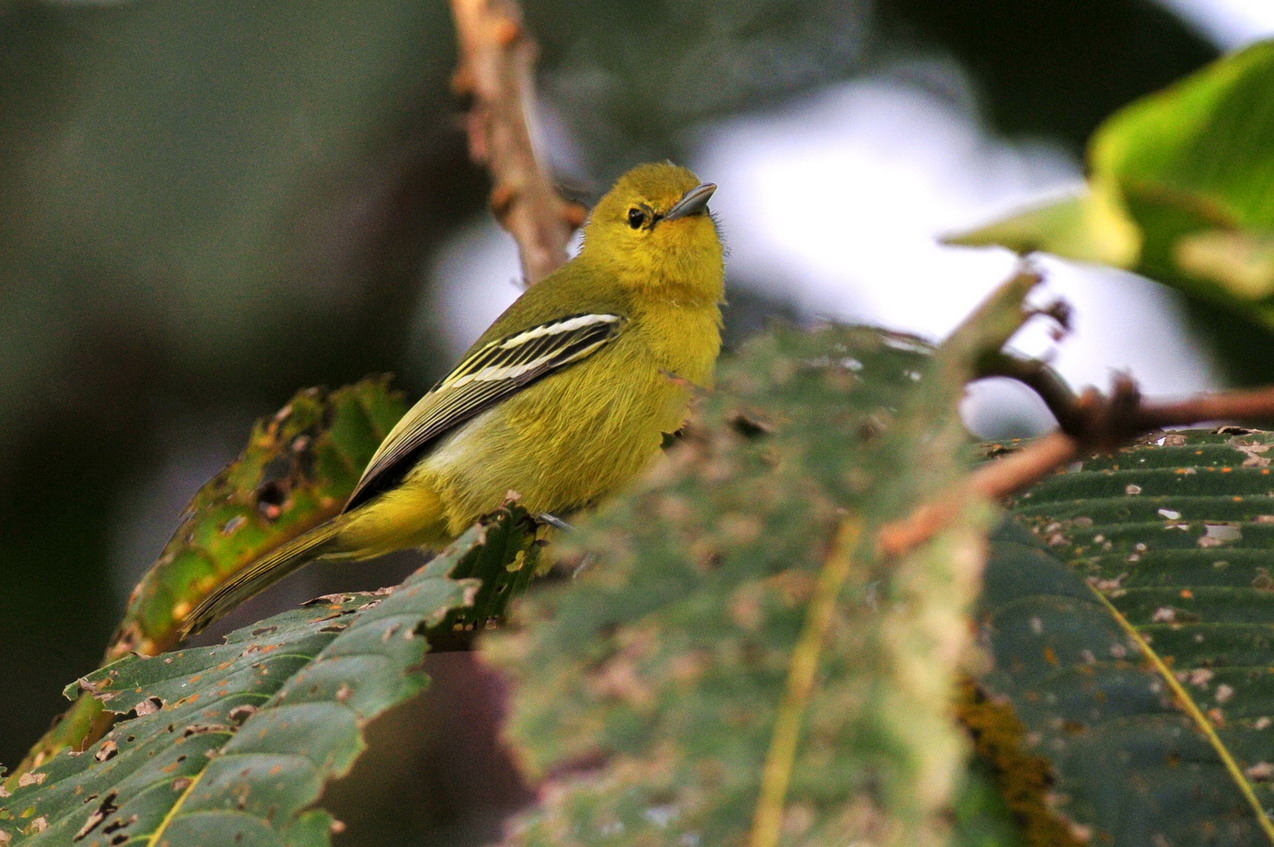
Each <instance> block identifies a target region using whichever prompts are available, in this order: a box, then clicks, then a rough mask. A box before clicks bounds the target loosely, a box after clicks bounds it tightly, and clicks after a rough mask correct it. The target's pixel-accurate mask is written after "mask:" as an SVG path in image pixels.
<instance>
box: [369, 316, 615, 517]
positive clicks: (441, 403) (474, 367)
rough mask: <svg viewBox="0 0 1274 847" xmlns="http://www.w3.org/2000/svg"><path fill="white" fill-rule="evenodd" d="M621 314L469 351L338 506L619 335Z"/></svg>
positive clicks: (573, 320)
mask: <svg viewBox="0 0 1274 847" xmlns="http://www.w3.org/2000/svg"><path fill="white" fill-rule="evenodd" d="M625 323H627V319H626V318H624V317H623V316H622V315H613V314H605V313H602V314H584V315H571V316H569V317H564V318H558V319H556V320H553V321H549V322H547V323H542V324H539V325H537V326H533V327H531V328H529V329H524V330H519V331H518V332H515V333H512V334H510V335H507V336H505V337H503V338H497V339H495V340H493V341H490V342H488V343H487V344H484V345H482V346H481V347H479V348H477V349H476V350H474V351H472V352H471V353H470V354H469V355H468V356H467V357H466V358H465V359H464V361H462V362H461V363H460V364H459V365H457V366H456V369H455V370H453V371H452V372H451V373H450V374H449V375H448V376H447V377H446V378H445V379H444V380H443V381H442V382H440V383H438V384H437V385H435V386H434V387H433V388H432V389H431V390H430V391H429V393H428V394H426V395H425V396H424V397H422V398H420V400H419V402H417V403H416V405H415V406H413V407H412V408H411V410H410V411H409V412H407V414H405V415H403V418H402V420H400V421H399V422H398V424H397V425H396V426H395V427H394V428H393V429H392V430H390V433H389V435H388V436H386V437H385V440H384V441H383V442H382V443H381V445H380V447H379V448H377V450H376V454H375V455H374V456H372V460H371V461H370V462H369V463H368V465H367V469H366V470H364V471H363V477H362V479H360V480H359V481H358V485H357V486H355V488H354V493H353V494H351V495H350V498H349V500H348V501H347V502H346V504H345V511H349V510H350V509H352V508H354V507H355V506H358V505H359V504H361V503H364V502H366V501H367V500H369V499H371V498H372V497H374V496H375V495H376V494H378V493H379V492H381V491H383V490H385V489H386V488H388V487H390V486H392V485H393V484H394V483H395V482H397V481H398V480H400V479H401V478H402V476H403V475H404V474H406V473H407V471H409V470H410V469H411V468H412V467H413V466H414V465H415V463H416V461H417V460H418V459H419V458H420V456H421V455H422V454H423V453H424V452H425V451H426V450H428V449H429V448H430V447H432V446H433V445H434V444H435V443H436V442H437V441H438V439H439V438H441V437H442V436H444V435H446V434H448V433H449V432H451V431H453V430H454V429H455V428H456V427H458V426H459V425H460V424H462V423H464V422H465V421H467V420H470V419H471V418H473V417H475V416H476V415H478V414H479V413H480V412H483V411H485V410H486V409H489V408H491V407H492V406H494V405H495V404H496V403H499V402H500V401H501V400H504V399H505V398H506V397H508V396H509V395H511V394H513V393H514V392H516V391H518V390H520V389H522V388H524V387H525V386H527V385H529V384H531V383H532V382H535V381H536V380H538V379H541V378H543V377H546V376H548V375H549V374H552V373H556V372H557V371H560V370H561V369H563V368H566V367H569V366H570V365H572V364H574V363H575V362H578V361H580V360H581V359H585V358H587V357H588V356H590V355H592V354H593V353H595V352H597V351H598V350H599V349H600V348H602V347H603V346H605V345H606V344H607V343H609V342H610V341H612V340H614V338H615V337H616V336H617V335H618V334H619V332H620V330H621V329H622V328H623V326H624V324H625Z"/></svg>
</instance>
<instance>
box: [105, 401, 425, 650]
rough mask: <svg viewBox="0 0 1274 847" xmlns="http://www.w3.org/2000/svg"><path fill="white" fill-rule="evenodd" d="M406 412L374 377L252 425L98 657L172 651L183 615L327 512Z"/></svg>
mask: <svg viewBox="0 0 1274 847" xmlns="http://www.w3.org/2000/svg"><path fill="white" fill-rule="evenodd" d="M405 411H406V405H405V403H404V402H403V399H402V396H401V395H399V394H397V393H395V392H391V391H390V390H389V388H388V379H387V378H384V377H379V378H370V379H365V380H363V381H361V382H358V383H355V384H354V385H348V386H345V387H344V388H340V389H337V390H335V391H326V390H324V389H319V388H310V389H306V390H304V391H300V392H297V394H296V396H294V397H293V398H292V399H291V401H289V402H288V404H287V405H286V406H284V407H283V409H281V410H280V411H279V412H278V413H277V414H275V415H273V416H271V417H269V418H265V419H263V420H260V421H258V422H257V424H256V426H255V427H254V428H253V431H252V435H251V437H250V438H249V440H248V445H247V447H245V448H244V451H243V453H242V454H241V455H240V456H239V458H238V459H236V460H235V461H234V462H233V463H232V464H231V465H229V466H228V467H227V468H226V469H225V470H223V471H222V472H221V473H219V474H217V476H215V477H213V478H212V479H211V480H209V482H208V483H207V484H205V485H204V486H203V487H202V488H201V489H200V490H199V492H198V493H197V494H196V495H195V497H194V499H193V500H192V501H191V503H190V505H189V506H188V507H187V508H186V518H185V519H184V520H183V521H182V524H181V526H180V527H178V528H177V531H176V532H174V533H173V537H172V540H170V541H169V542H168V544H167V545H165V547H164V549H163V551H162V552H161V553H160V555H159V558H158V559H156V561H155V564H154V565H153V566H152V567H151V569H150V570H149V571H148V572H147V573H146V575H145V577H143V578H142V581H141V582H140V583H139V584H138V585H137V588H135V589H134V590H133V595H132V597H131V598H130V599H129V603H128V610H127V612H126V613H125V616H124V620H123V622H122V623H121V624H120V627H119V632H118V633H117V634H116V636H115V638H114V640H113V642H112V645H111V649H110V655H109V657H108V658H111V659H115V658H119V657H121V656H125V655H127V654H128V653H130V652H140V653H145V654H148V655H152V654H154V653H156V652H159V651H161V650H165V649H167V648H168V647H170V646H172V644H173V643H174V640H175V638H176V625H177V624H178V623H180V622H181V620H182V618H183V616H184V613H185V612H186V611H188V610H189V609H190V607H191V606H193V605H194V604H195V603H197V602H198V601H199V600H201V599H203V597H204V596H205V595H206V593H207V592H208V591H209V590H210V589H211V588H213V587H214V586H216V585H217V584H218V583H220V582H221V581H222V580H224V579H225V578H226V577H227V576H228V575H230V574H231V573H233V572H234V571H236V570H238V569H239V568H241V567H243V566H244V565H246V564H248V563H249V562H252V561H255V560H256V559H257V558H259V557H260V556H261V555H263V554H264V553H266V552H268V551H270V550H272V549H274V548H275V547H278V546H279V545H280V544H283V543H284V542H286V541H288V540H289V539H291V538H294V537H296V536H297V535H300V534H301V533H302V532H305V531H306V530H308V529H311V528H312V527H314V526H317V525H318V524H320V523H322V522H323V521H325V520H327V519H329V518H331V517H333V516H334V515H336V514H337V513H338V512H339V511H340V509H341V507H342V506H343V505H344V503H345V498H346V497H347V496H348V495H349V493H350V492H351V491H352V490H353V489H354V485H355V484H356V483H357V482H358V478H359V475H360V474H361V473H362V470H363V467H364V466H365V465H366V464H367V460H368V459H370V458H371V455H372V453H374V452H375V450H376V447H377V445H379V444H380V442H381V440H382V439H383V438H384V437H385V435H386V434H388V432H389V430H390V429H391V428H392V427H393V425H394V424H395V423H396V422H397V421H398V419H399V418H400V417H402V415H403V412H405Z"/></svg>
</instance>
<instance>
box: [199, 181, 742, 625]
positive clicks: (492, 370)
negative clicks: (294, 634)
mask: <svg viewBox="0 0 1274 847" xmlns="http://www.w3.org/2000/svg"><path fill="white" fill-rule="evenodd" d="M715 190H716V186H715V185H713V184H711V183H701V182H700V181H699V179H698V177H696V176H695V175H694V174H693V173H691V172H690V171H688V170H686V169H685V168H682V167H678V166H676V165H673V164H670V163H661V164H648V165H640V166H638V167H636V168H634V169H633V170H631V171H629V172H628V173H626V174H624V176H623V177H621V178H620V179H619V181H618V182H617V183H616V184H615V187H614V188H612V189H611V190H610V191H609V192H608V193H607V194H606V196H604V197H603V198H602V199H601V200H600V201H599V202H598V204H597V206H596V207H595V208H594V209H593V211H592V213H591V214H590V216H589V220H588V223H587V224H586V225H585V228H584V243H583V246H582V248H581V249H580V252H579V254H578V255H577V256H576V257H575V258H574V259H572V260H571V261H570V262H568V263H567V264H566V265H564V266H563V267H562V268H560V269H559V270H557V271H555V272H554V273H552V274H550V275H549V276H548V277H546V278H545V279H544V280H542V281H541V282H540V283H539V284H537V285H535V286H533V287H532V288H530V289H528V290H527V291H526V292H525V293H524V294H523V295H522V296H521V297H519V298H518V299H517V300H516V301H514V303H513V304H512V305H511V306H509V308H508V309H507V310H505V312H504V314H502V315H500V317H498V318H496V320H495V323H493V324H491V326H490V327H489V328H488V329H487V331H486V332H484V333H483V334H482V336H481V337H480V338H479V339H478V340H477V341H476V342H474V344H473V346H472V347H471V348H470V349H469V351H468V352H467V353H466V354H465V356H464V357H463V358H462V359H461V361H460V364H459V365H457V366H456V368H455V369H454V370H453V371H452V372H451V373H450V374H448V375H447V377H446V378H445V379H443V380H442V381H441V382H439V383H438V384H437V385H436V386H434V387H433V388H432V389H431V390H430V391H429V393H428V394H426V395H425V396H424V397H422V398H421V399H420V401H419V402H418V403H416V405H415V406H413V407H412V408H411V410H410V411H409V412H407V414H406V415H405V416H404V417H403V419H402V420H401V421H399V422H398V424H397V426H395V427H394V428H393V430H392V431H391V432H390V433H389V435H388V436H387V437H386V438H385V441H384V443H382V444H381V445H380V447H379V448H378V449H377V450H376V454H375V455H374V456H373V457H372V460H371V462H370V463H369V464H368V465H367V469H366V470H364V471H363V476H362V478H361V479H360V480H359V483H358V485H357V487H356V488H355V489H354V493H353V495H352V496H351V497H350V498H349V501H348V502H347V503H346V504H345V509H344V511H343V512H342V513H341V514H340V515H338V516H337V517H335V518H333V519H332V520H330V521H328V522H326V523H324V524H322V525H320V526H318V527H316V528H314V529H312V530H310V531H309V532H306V533H305V534H303V535H300V536H298V537H297V538H295V539H293V540H292V541H289V542H288V543H286V544H284V545H282V546H281V547H279V548H278V549H277V550H274V551H272V552H270V553H268V554H267V555H265V556H263V557H262V558H260V559H258V560H256V561H255V562H252V563H251V564H249V565H248V566H246V567H245V568H243V569H242V570H240V571H239V572H237V573H235V574H234V575H232V576H231V577H230V578H229V579H228V580H227V581H226V582H225V583H223V584H222V585H220V586H219V587H217V588H216V589H214V590H213V591H212V593H210V594H209V596H208V597H207V598H205V599H204V600H203V601H202V602H201V603H199V605H198V606H196V607H195V608H194V609H193V610H192V611H191V613H190V614H189V615H188V616H187V618H186V621H185V623H184V626H183V635H188V634H190V633H193V632H198V631H199V630H201V629H203V628H204V627H205V626H207V625H208V624H209V623H211V622H212V621H214V620H216V619H217V618H219V617H221V616H222V615H223V614H225V613H226V612H227V611H229V610H230V609H231V608H232V607H233V606H235V605H236V604H238V603H239V602H241V601H243V600H245V599H247V598H248V597H250V596H251V595H253V594H256V593H257V592H258V591H261V590H262V589H264V588H266V587H267V586H269V585H271V584H272V583H274V582H275V581H277V580H279V579H281V578H283V577H284V576H286V575H287V574H289V573H291V572H292V571H294V570H296V569H297V568H299V567H301V566H302V565H304V564H306V563H308V562H310V561H313V560H315V559H325V560H351V559H367V558H371V557H373V556H380V555H383V554H385V553H390V552H392V551H395V550H402V549H406V548H409V547H429V548H438V547H441V546H443V545H445V544H447V543H448V542H450V541H452V540H453V539H455V538H456V537H457V536H458V535H460V533H462V532H464V530H465V529H467V528H468V527H469V526H470V525H471V524H472V523H473V522H474V521H475V520H477V518H478V517H479V516H481V515H482V514H484V513H485V512H489V511H492V510H493V509H495V508H497V507H498V506H499V505H500V504H501V503H502V502H503V501H504V499H505V497H506V496H507V494H508V493H509V492H510V491H515V492H517V493H518V494H519V495H520V497H521V501H520V502H521V504H522V505H523V506H524V507H525V508H527V509H528V510H529V511H531V512H532V513H544V514H563V513H567V512H570V511H571V510H573V509H577V508H580V507H583V506H588V505H590V504H592V503H594V502H595V501H597V500H598V499H599V498H601V497H603V496H604V495H606V494H608V493H610V492H611V491H613V490H615V489H616V488H617V487H619V486H621V485H623V484H624V483H625V482H627V481H628V480H629V479H631V478H632V477H633V476H634V475H635V474H637V473H638V472H639V471H640V470H642V468H644V467H645V466H646V465H647V464H648V463H649V462H650V461H651V460H652V459H653V458H654V457H655V456H656V455H657V454H658V453H659V450H660V445H661V443H662V440H663V436H664V434H665V433H670V432H674V431H676V430H677V429H678V428H679V427H680V426H681V424H682V422H683V421H684V419H685V415H686V406H687V402H688V400H689V397H690V392H691V391H692V388H691V386H692V385H699V386H707V385H709V384H710V383H711V381H712V373H713V368H714V365H715V363H716V359H717V354H718V352H719V351H720V347H721V310H720V306H721V302H722V299H723V297H724V294H725V263H724V251H723V249H722V246H721V239H720V236H719V234H718V232H717V227H716V223H715V221H714V220H713V218H712V216H711V215H710V214H709V212H708V199H709V198H710V197H711V196H712V193H713V191H715Z"/></svg>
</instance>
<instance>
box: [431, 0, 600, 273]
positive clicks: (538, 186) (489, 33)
mask: <svg viewBox="0 0 1274 847" xmlns="http://www.w3.org/2000/svg"><path fill="white" fill-rule="evenodd" d="M451 11H452V16H453V17H454V18H455V22H456V37H457V40H458V41H459V48H460V61H459V67H458V68H457V70H456V74H455V77H454V78H453V80H452V85H453V87H454V89H455V91H456V93H458V94H462V95H467V96H469V97H471V98H472V100H473V105H472V107H471V108H470V110H469V115H468V120H467V122H466V125H467V128H468V133H469V155H470V157H472V158H473V160H474V161H475V162H478V163H479V164H482V165H485V166H486V167H487V168H488V169H489V170H490V172H491V181H492V183H493V185H494V187H493V188H492V190H491V211H492V212H493V213H494V214H495V216H496V219H497V220H499V221H500V224H501V225H502V226H503V227H504V228H505V229H507V230H508V231H509V233H510V234H511V235H512V236H513V238H514V240H515V241H517V243H518V252H519V254H520V255H521V259H522V273H523V275H524V276H525V278H526V282H527V284H528V285H531V284H533V283H536V282H539V281H540V280H541V279H543V278H544V277H546V276H548V274H550V273H552V272H553V271H554V270H556V269H557V268H559V267H561V266H562V265H563V264H565V263H566V246H567V243H568V242H569V241H570V238H571V234H572V233H573V232H574V231H575V229H576V228H577V227H578V226H579V225H580V224H581V223H583V221H584V214H585V212H584V209H583V207H581V206H579V205H578V204H575V203H568V202H567V201H566V200H564V199H562V196H561V195H560V194H558V192H557V189H556V188H554V186H553V181H552V180H551V179H550V177H549V174H548V171H547V170H546V169H545V167H544V165H543V163H542V162H541V161H540V157H539V154H538V152H537V149H536V141H537V131H536V123H535V85H534V80H535V55H536V46H535V43H534V42H533V41H532V40H531V38H530V36H529V35H528V34H527V32H526V27H525V25H524V24H523V21H522V11H521V9H520V8H519V7H518V4H517V2H516V0H451Z"/></svg>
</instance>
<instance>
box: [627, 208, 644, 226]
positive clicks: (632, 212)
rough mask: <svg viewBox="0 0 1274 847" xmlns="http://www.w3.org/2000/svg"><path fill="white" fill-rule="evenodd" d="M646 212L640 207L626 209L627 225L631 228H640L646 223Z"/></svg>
mask: <svg viewBox="0 0 1274 847" xmlns="http://www.w3.org/2000/svg"><path fill="white" fill-rule="evenodd" d="M646 217H647V215H646V212H645V211H644V210H642V209H629V210H628V225H629V226H630V227H632V228H633V229H641V228H642V227H643V226H645V225H646Z"/></svg>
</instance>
